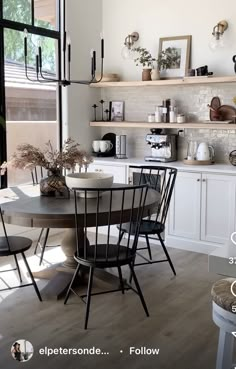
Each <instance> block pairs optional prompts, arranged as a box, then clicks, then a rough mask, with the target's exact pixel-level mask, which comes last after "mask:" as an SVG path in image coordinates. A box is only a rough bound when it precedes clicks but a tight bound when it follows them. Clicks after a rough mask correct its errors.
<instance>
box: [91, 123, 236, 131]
mask: <svg viewBox="0 0 236 369" xmlns="http://www.w3.org/2000/svg"><path fill="white" fill-rule="evenodd" d="M90 126H91V127H108V128H110V129H111V128H112V127H114V128H162V129H163V128H165V129H170V128H172V129H225V130H231V129H233V130H236V124H231V123H208V122H207V123H204V122H200V123H146V122H90Z"/></svg>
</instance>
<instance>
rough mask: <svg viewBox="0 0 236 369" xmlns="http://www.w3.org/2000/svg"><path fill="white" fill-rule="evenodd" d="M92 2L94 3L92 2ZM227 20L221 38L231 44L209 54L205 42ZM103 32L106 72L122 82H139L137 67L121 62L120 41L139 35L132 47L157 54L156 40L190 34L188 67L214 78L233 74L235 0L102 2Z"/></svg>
mask: <svg viewBox="0 0 236 369" xmlns="http://www.w3.org/2000/svg"><path fill="white" fill-rule="evenodd" d="M95 2H96V1H94V3H95ZM223 19H225V20H227V21H228V23H229V28H228V30H227V31H226V32H225V34H224V36H225V38H226V39H227V40H228V41H229V43H231V45H230V46H229V45H228V47H227V48H226V49H225V50H224V51H217V52H212V51H211V50H210V49H209V47H208V43H209V41H210V39H211V33H212V30H213V27H214V26H215V25H216V24H217V23H218V22H219V21H221V20H223ZM103 29H104V34H105V40H106V71H107V72H115V73H120V74H121V76H122V79H124V80H139V79H140V78H141V68H139V67H136V66H135V64H134V62H133V61H124V60H123V59H122V57H121V49H122V47H123V43H124V39H125V37H126V36H127V35H128V34H129V33H132V32H133V31H137V32H139V33H140V40H139V41H138V43H136V45H137V46H138V45H140V46H143V47H146V48H147V49H149V50H150V51H151V53H153V55H157V53H158V45H159V38H160V37H168V36H180V35H192V67H193V68H196V67H199V66H202V65H206V64H207V65H208V66H209V70H210V71H213V72H214V74H215V75H233V74H234V70H233V63H232V56H233V55H234V54H235V53H236V48H235V45H236V1H235V0H226V1H221V0H198V1H195V0H194V1H193V0H190V1H186V0H178V1H176V0H166V1H162V0H145V1H144V0H103Z"/></svg>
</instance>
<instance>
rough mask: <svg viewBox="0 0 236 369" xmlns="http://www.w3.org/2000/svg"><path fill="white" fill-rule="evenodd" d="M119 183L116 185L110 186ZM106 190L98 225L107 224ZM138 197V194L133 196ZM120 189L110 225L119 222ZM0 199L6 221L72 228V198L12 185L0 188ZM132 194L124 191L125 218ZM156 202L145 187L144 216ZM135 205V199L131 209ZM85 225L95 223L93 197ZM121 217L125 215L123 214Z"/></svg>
mask: <svg viewBox="0 0 236 369" xmlns="http://www.w3.org/2000/svg"><path fill="white" fill-rule="evenodd" d="M114 186H116V187H117V186H119V185H116V184H115V185H114ZM108 196H109V192H108V193H103V195H102V197H101V199H100V210H101V212H102V213H103V215H104V216H101V217H100V219H99V220H100V224H99V225H106V224H107V213H108ZM137 197H138V196H137ZM121 200H122V191H115V193H114V196H113V204H112V219H111V224H117V223H118V222H119V215H120V210H121ZM0 202H1V207H2V210H3V213H4V219H5V221H6V223H9V224H14V225H20V226H25V227H45V228H74V225H75V224H74V213H75V205H74V198H73V196H71V198H70V199H57V198H53V197H45V196H40V195H39V188H38V186H32V185H25V186H19V187H13V188H9V189H4V190H1V191H0ZM131 202H132V193H131V191H130V193H127V196H126V199H125V204H124V210H127V220H125V221H129V216H130V211H129V209H130V207H131ZM159 202H160V194H159V193H158V192H156V191H154V190H149V191H148V195H147V199H146V205H145V209H144V216H145V215H147V213H148V212H149V211H150V210H151V211H152V210H154V209H155V208H156V207H157V206H158V204H159ZM83 205H84V199H82V198H78V209H79V213H81V220H82V217H83V211H84V206H83ZM137 206H138V201H136V202H135V204H134V208H135V207H137ZM88 213H89V223H90V224H89V225H90V226H93V225H95V214H96V199H89V201H88ZM124 216H125V215H124Z"/></svg>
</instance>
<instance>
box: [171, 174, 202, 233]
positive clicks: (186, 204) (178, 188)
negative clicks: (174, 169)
mask: <svg viewBox="0 0 236 369" xmlns="http://www.w3.org/2000/svg"><path fill="white" fill-rule="evenodd" d="M200 204H201V173H189V172H188V173H186V172H178V174H177V178H176V183H175V187H174V192H173V195H172V200H171V205H170V211H169V217H168V218H169V221H168V223H169V226H168V234H169V235H171V236H176V237H182V238H187V239H192V240H199V239H200V211H201V209H200Z"/></svg>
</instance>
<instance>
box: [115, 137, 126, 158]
mask: <svg viewBox="0 0 236 369" xmlns="http://www.w3.org/2000/svg"><path fill="white" fill-rule="evenodd" d="M115 157H116V158H117V159H127V156H126V135H120V136H119V135H117V136H116V156H115Z"/></svg>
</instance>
